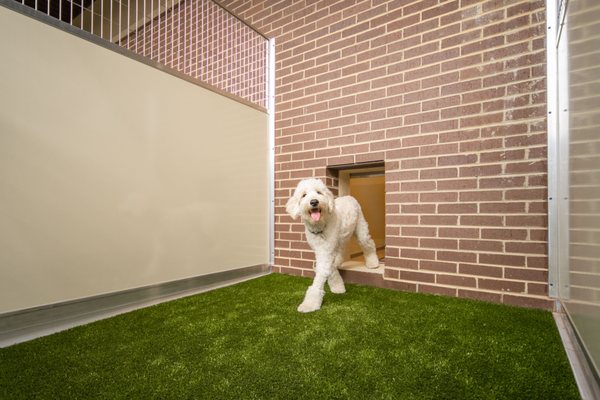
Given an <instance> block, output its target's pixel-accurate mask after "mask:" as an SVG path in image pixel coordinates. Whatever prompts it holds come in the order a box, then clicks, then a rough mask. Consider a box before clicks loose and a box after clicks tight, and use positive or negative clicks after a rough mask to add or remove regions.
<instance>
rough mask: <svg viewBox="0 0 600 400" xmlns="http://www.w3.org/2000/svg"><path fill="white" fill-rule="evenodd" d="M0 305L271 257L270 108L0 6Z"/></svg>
mask: <svg viewBox="0 0 600 400" xmlns="http://www.w3.org/2000/svg"><path fill="white" fill-rule="evenodd" d="M0 48H2V49H3V53H4V54H3V60H2V63H0V93H2V95H1V96H0V313H3V312H9V311H16V310H21V309H25V308H30V307H35V306H41V305H47V304H52V303H57V302H62V301H67V300H73V299H78V298H83V297H88V296H93V295H98V294H104V293H111V292H114V291H119V290H125V289H131V288H136V287H142V286H147V285H152V284H157V283H161V282H167V281H172V280H177V279H183V278H187V277H192V276H199V275H204V274H208V273H213V272H218V271H224V270H229V269H234V268H239V267H245V266H250V265H258V264H266V263H268V257H269V254H268V143H267V141H268V135H267V125H268V116H267V115H266V114H265V113H263V112H260V111H257V110H255V109H253V108H250V107H248V106H245V105H243V104H240V103H237V102H235V101H233V100H231V99H228V98H226V97H223V96H220V95H218V94H215V93H213V92H211V91H208V90H205V89H203V88H201V87H198V86H196V85H194V84H191V83H189V82H187V81H184V80H182V79H179V78H177V77H174V76H172V75H169V74H166V73H163V72H161V71H159V70H157V69H154V68H152V67H150V66H147V65H144V64H141V63H139V62H136V61H134V60H132V59H129V58H127V57H123V56H122V55H119V54H117V53H114V52H112V51H110V50H108V49H105V48H103V47H100V46H97V45H95V44H92V43H90V42H87V41H84V40H82V39H80V38H78V37H75V36H72V35H70V34H68V33H65V32H63V31H60V30H58V29H55V28H53V27H50V26H47V25H45V24H43V23H40V22H38V21H35V20H33V19H30V18H28V17H25V16H23V15H20V14H18V13H15V12H13V11H11V10H8V9H5V8H2V7H0Z"/></svg>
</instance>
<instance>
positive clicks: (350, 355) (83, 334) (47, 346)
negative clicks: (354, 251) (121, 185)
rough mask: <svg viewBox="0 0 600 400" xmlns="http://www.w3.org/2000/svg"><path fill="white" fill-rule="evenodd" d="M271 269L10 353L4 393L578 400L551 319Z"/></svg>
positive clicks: (3, 358) (0, 371)
mask: <svg viewBox="0 0 600 400" xmlns="http://www.w3.org/2000/svg"><path fill="white" fill-rule="evenodd" d="M308 285H309V281H308V280H307V279H305V278H298V277H291V276H284V275H277V274H272V275H268V276H265V277H262V278H258V279H255V280H252V281H248V282H244V283H241V284H238V285H235V286H231V287H227V288H223V289H218V290H215V291H212V292H208V293H203V294H199V295H196V296H191V297H187V298H184V299H181V300H177V301H172V302H169V303H164V304H160V305H157V306H153V307H149V308H146V309H142V310H138V311H134V312H131V313H128V314H124V315H121V316H117V317H114V318H110V319H107V320H103V321H98V322H95V323H92V324H89V325H85V326H81V327H77V328H74V329H71V330H68V331H65V332H61V333H58V334H55V335H52V336H48V337H45V338H40V339H37V340H34V341H31V342H28V343H22V344H19V345H15V346H12V347H9V348H6V349H0V398H3V399H13V398H14V399H20V398H22V399H33V398H47V399H50V398H52V399H58V398H68V399H74V398H81V399H90V398H103V399H107V398H108V399H110V398H144V399H147V398H165V399H167V398H168V399H185V398H205V399H300V398H302V399H312V398H320V399H336V398H339V399H578V398H579V395H578V392H577V388H576V386H575V382H574V379H573V377H572V374H571V371H570V368H569V364H568V361H567V359H566V356H565V353H564V351H563V349H562V345H561V342H560V338H559V335H558V332H557V330H556V327H555V325H554V321H553V318H552V315H551V314H550V313H549V312H546V311H541V310H531V309H521V308H515V307H509V306H502V305H497V304H488V303H482V302H476V301H469V300H463V299H452V298H443V297H436V296H428V295H421V294H413V293H401V292H395V291H390V290H386V289H378V288H372V287H364V286H357V285H347V289H348V292H347V293H346V294H345V295H333V294H331V293H328V294H327V295H326V297H325V303H324V305H323V308H322V309H321V311H318V312H316V313H310V314H301V313H298V312H296V307H297V305H298V304H299V303H300V302H301V300H302V298H303V295H304V291H305V289H306V287H307V286H308Z"/></svg>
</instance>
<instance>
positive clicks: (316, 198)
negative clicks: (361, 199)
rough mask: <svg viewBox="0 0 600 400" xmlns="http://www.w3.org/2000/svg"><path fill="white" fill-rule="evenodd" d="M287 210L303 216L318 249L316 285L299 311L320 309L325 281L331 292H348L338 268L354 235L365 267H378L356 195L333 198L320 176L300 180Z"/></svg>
mask: <svg viewBox="0 0 600 400" xmlns="http://www.w3.org/2000/svg"><path fill="white" fill-rule="evenodd" d="M286 211H287V213H288V214H289V215H290V216H291V217H292V218H293V219H297V218H298V217H300V218H301V219H302V222H304V226H305V228H306V238H307V240H308V244H309V245H310V247H311V248H312V249H313V251H314V252H315V258H316V261H317V262H316V266H315V279H314V281H313V284H312V285H311V286H310V287H309V288H308V290H307V291H306V295H305V296H304V301H303V302H302V304H300V306H299V307H298V311H300V312H303V313H307V312H311V311H316V310H318V309H320V308H321V304H322V303H323V296H324V295H325V291H324V290H323V289H324V287H325V282H327V283H328V284H329V288H330V289H331V292H332V293H345V292H346V287H345V286H344V281H343V280H342V277H341V275H340V273H339V271H338V268H339V267H340V265H341V264H342V262H343V253H344V248H345V246H346V244H347V243H348V240H349V239H350V237H351V236H352V234H354V235H356V238H357V239H358V243H359V244H360V246H361V247H362V249H363V251H364V255H365V260H366V266H367V267H368V268H377V267H378V266H379V260H378V258H377V253H376V252H375V243H374V242H373V239H371V235H370V234H369V226H368V224H367V221H366V220H365V217H364V216H363V213H362V210H361V208H360V205H359V204H358V202H357V201H356V199H355V198H354V197H351V196H343V197H339V198H337V199H334V198H333V194H332V193H331V191H330V190H329V189H328V188H327V186H325V184H324V183H323V182H322V181H321V180H319V179H314V178H311V179H305V180H302V181H300V183H299V184H298V186H297V187H296V190H295V192H294V195H293V196H292V197H291V198H290V199H289V200H288V202H287V204H286Z"/></svg>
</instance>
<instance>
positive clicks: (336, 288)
mask: <svg viewBox="0 0 600 400" xmlns="http://www.w3.org/2000/svg"><path fill="white" fill-rule="evenodd" d="M327 284H328V285H329V289H331V293H337V294H342V293H346V286H344V280H343V279H342V276H341V275H340V271H338V270H337V268H334V269H333V272H331V275H329V278H327Z"/></svg>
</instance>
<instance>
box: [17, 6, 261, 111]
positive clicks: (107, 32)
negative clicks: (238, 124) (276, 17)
mask: <svg viewBox="0 0 600 400" xmlns="http://www.w3.org/2000/svg"><path fill="white" fill-rule="evenodd" d="M15 1H16V2H18V3H21V4H23V5H26V6H28V7H31V8H33V9H35V10H37V11H38V12H40V13H44V14H47V15H48V16H50V17H53V18H56V19H58V20H61V21H63V22H65V23H68V24H70V25H72V26H74V27H76V28H78V29H81V30H83V31H86V32H89V33H92V34H94V35H96V36H99V37H101V38H103V39H105V40H107V41H110V42H112V43H115V44H118V45H120V46H122V47H125V48H127V49H129V50H131V51H133V52H135V53H137V54H140V55H142V56H144V57H147V58H149V59H152V60H154V61H156V62H158V63H160V64H163V65H165V66H167V67H169V68H172V69H174V70H176V71H179V72H180V73H183V74H185V75H187V76H189V77H192V78H194V79H197V80H199V81H201V82H204V83H207V84H209V85H212V86H214V87H216V88H218V89H220V90H222V91H224V92H227V93H230V94H233V95H235V96H238V97H241V98H242V99H244V100H246V101H249V102H251V103H253V104H255V105H258V106H260V107H262V108H267V107H268V104H267V102H268V98H267V93H268V87H267V83H268V82H267V64H268V59H267V57H268V54H267V52H268V39H267V38H265V37H264V36H263V35H262V34H260V33H259V32H257V31H255V30H254V29H253V28H252V27H250V26H248V25H247V24H245V23H244V22H242V21H241V20H240V19H238V18H237V17H235V16H234V15H232V14H230V13H229V12H228V11H227V10H225V9H224V8H222V7H221V6H219V5H218V4H217V3H215V2H214V1H212V0H133V1H132V0H122V1H117V0H95V1H93V0H15Z"/></svg>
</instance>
